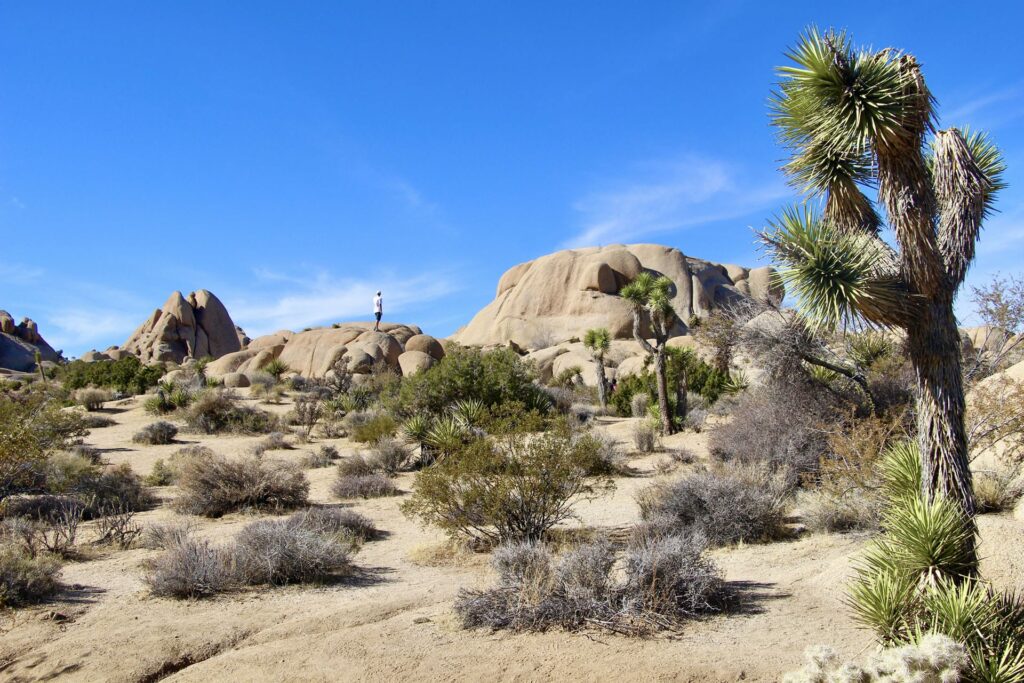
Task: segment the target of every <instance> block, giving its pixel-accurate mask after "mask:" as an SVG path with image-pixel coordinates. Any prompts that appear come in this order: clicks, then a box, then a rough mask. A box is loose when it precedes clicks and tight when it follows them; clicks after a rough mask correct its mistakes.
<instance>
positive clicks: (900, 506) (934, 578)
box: [848, 442, 1024, 682]
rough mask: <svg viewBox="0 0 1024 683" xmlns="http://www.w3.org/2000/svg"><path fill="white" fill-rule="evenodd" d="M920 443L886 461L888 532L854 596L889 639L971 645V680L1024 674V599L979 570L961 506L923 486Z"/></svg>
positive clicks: (862, 616)
mask: <svg viewBox="0 0 1024 683" xmlns="http://www.w3.org/2000/svg"><path fill="white" fill-rule="evenodd" d="M921 478H922V469H921V461H920V457H919V454H918V452H917V446H916V444H914V443H912V442H902V443H900V444H897V445H894V446H893V447H891V448H890V449H889V450H888V451H887V452H886V454H885V456H884V458H883V460H882V480H883V490H884V492H885V495H886V499H887V507H886V510H885V512H884V514H883V522H882V528H883V534H882V535H881V536H880V537H879V538H878V539H876V540H875V541H874V542H873V543H872V544H871V545H870V546H869V547H868V549H867V550H866V551H865V553H864V555H863V557H862V558H861V560H860V561H859V563H858V565H857V567H856V577H855V579H854V581H853V583H852V585H851V587H850V592H849V598H848V599H849V602H850V605H851V607H852V608H853V611H854V614H855V615H856V617H857V618H858V619H859V620H860V621H861V622H862V623H864V624H865V625H867V626H869V627H870V628H872V629H873V630H874V631H875V633H876V634H877V635H878V636H879V639H880V640H881V641H882V643H883V644H886V645H892V644H896V645H900V644H907V643H915V642H919V641H920V639H921V638H922V637H923V636H924V635H925V634H928V633H942V634H945V635H947V636H949V637H951V638H953V639H955V640H957V641H958V642H960V643H962V644H963V645H964V647H965V648H966V649H967V652H968V655H969V657H970V662H971V664H970V667H969V671H967V672H966V675H965V679H966V680H968V681H979V682H980V681H985V682H989V681H992V682H994V681H1000V682H1006V681H1024V603H1022V602H1021V601H1020V600H1019V599H1018V598H1017V597H1016V596H1014V595H1003V594H999V593H997V592H996V591H994V590H993V589H992V587H991V586H990V585H988V584H987V583H986V582H985V581H983V580H982V579H981V578H979V577H978V576H977V575H976V573H975V557H974V545H973V543H971V542H970V541H971V539H972V538H973V535H974V526H973V524H972V523H971V520H970V518H969V517H967V516H966V515H965V514H964V512H963V510H962V508H961V507H960V506H959V505H958V504H957V503H956V502H955V501H953V500H951V499H949V498H947V497H944V496H938V497H932V498H930V499H929V498H926V497H925V496H924V495H923V494H922V491H921V487H920V483H921Z"/></svg>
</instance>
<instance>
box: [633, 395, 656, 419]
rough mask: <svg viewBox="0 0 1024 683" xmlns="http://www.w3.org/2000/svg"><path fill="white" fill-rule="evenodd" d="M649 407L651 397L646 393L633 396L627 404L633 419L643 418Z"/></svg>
mask: <svg viewBox="0 0 1024 683" xmlns="http://www.w3.org/2000/svg"><path fill="white" fill-rule="evenodd" d="M650 405H651V397H650V396H649V395H648V394H647V393H646V392H640V393H636V394H633V398H632V399H631V400H630V402H629V410H630V414H631V415H632V416H633V417H645V416H646V415H647V409H648V408H649V407H650Z"/></svg>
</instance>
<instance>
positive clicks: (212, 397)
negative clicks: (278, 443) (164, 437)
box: [185, 388, 281, 434]
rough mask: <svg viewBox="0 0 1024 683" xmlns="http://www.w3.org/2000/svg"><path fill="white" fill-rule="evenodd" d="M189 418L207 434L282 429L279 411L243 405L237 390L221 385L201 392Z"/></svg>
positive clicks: (253, 432)
mask: <svg viewBox="0 0 1024 683" xmlns="http://www.w3.org/2000/svg"><path fill="white" fill-rule="evenodd" d="M185 422H186V423H187V424H188V426H189V427H190V428H192V429H195V430H198V431H200V432H203V433H205V434H218V433H220V432H226V431H229V432H238V433H241V434H268V433H270V432H276V431H280V426H281V424H280V423H281V421H280V419H279V418H278V417H277V416H276V415H272V414H271V413H268V412H267V411H265V410H260V409H258V408H253V407H252V406H246V405H239V404H238V403H237V402H236V400H235V395H234V393H232V392H231V391H230V390H227V389H218V388H213V389H207V390H206V391H204V392H202V393H201V394H199V396H198V397H197V398H196V399H195V401H194V402H193V403H192V405H191V406H190V407H189V409H188V412H187V413H186V414H185Z"/></svg>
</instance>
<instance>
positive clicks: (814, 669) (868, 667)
mask: <svg viewBox="0 0 1024 683" xmlns="http://www.w3.org/2000/svg"><path fill="white" fill-rule="evenodd" d="M805 659H806V663H805V664H804V667H803V668H802V669H800V670H799V671H793V672H790V673H788V674H786V675H785V676H784V677H783V678H782V680H783V683H825V682H829V681H836V683H841V682H844V681H851V682H853V681H857V682H858V683H886V682H892V681H922V682H924V681H935V682H936V683H939V682H945V681H959V680H961V674H962V673H964V672H965V669H967V665H968V663H969V660H968V657H967V651H966V650H965V649H964V647H963V646H962V645H961V644H960V643H957V642H956V641H955V640H953V639H952V638H949V637H948V636H944V635H942V634H941V633H929V634H924V635H922V637H921V638H920V640H919V641H918V642H916V643H912V644H910V645H904V646H902V647H891V648H887V649H885V650H882V651H881V652H879V653H876V654H874V655H872V656H871V657H870V658H869V659H868V661H867V662H866V663H864V664H856V663H853V662H844V661H842V659H841V658H840V657H839V653H837V652H836V651H835V650H833V649H832V648H830V647H823V646H819V647H813V648H808V650H807V652H806V655H805Z"/></svg>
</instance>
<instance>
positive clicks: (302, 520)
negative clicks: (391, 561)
mask: <svg viewBox="0 0 1024 683" xmlns="http://www.w3.org/2000/svg"><path fill="white" fill-rule="evenodd" d="M288 523H289V524H291V525H293V526H299V527H303V528H307V529H313V530H314V531H317V532H318V533H324V534H339V533H348V534H350V535H351V536H352V537H353V538H355V539H357V540H359V541H369V540H371V539H374V538H376V537H378V536H379V535H380V531H378V529H377V527H376V526H375V525H374V523H373V522H372V521H370V519H369V518H368V517H366V516H364V515H361V514H359V513H358V512H356V511H355V510H346V509H338V508H323V507H314V508H309V509H308V510H303V511H301V512H296V513H295V514H293V515H292V516H291V517H289V518H288Z"/></svg>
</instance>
